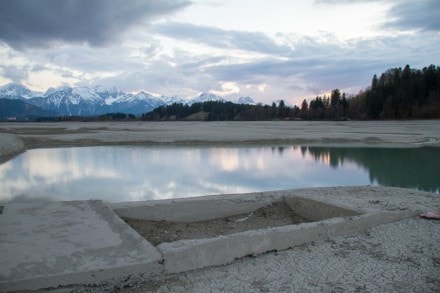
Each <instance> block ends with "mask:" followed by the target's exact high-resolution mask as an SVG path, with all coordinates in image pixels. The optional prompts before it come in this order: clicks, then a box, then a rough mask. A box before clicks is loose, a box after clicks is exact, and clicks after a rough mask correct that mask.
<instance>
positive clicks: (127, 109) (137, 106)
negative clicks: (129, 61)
mask: <svg viewBox="0 0 440 293" xmlns="http://www.w3.org/2000/svg"><path fill="white" fill-rule="evenodd" d="M0 99H15V100H21V101H23V102H25V103H26V104H30V105H33V106H37V107H39V108H41V109H42V110H47V111H52V113H58V115H65V116H95V115H102V114H106V113H119V112H120V113H126V114H134V115H139V114H143V113H147V112H150V111H152V110H153V109H155V108H157V107H159V106H163V105H171V104H173V103H183V104H189V105H192V104H194V103H199V102H207V101H223V100H224V99H223V98H222V97H220V96H217V95H214V94H212V93H202V94H200V95H198V96H197V97H194V98H192V99H181V98H178V97H176V96H174V97H167V96H159V97H157V96H153V95H151V94H149V93H146V92H143V91H141V92H139V93H136V94H132V93H126V92H123V91H120V90H118V89H116V88H114V87H113V88H105V87H99V86H98V87H93V88H88V87H61V88H56V89H54V88H50V89H48V90H47V91H46V92H44V93H42V92H34V91H31V90H29V89H28V88H27V87H25V86H22V85H18V84H13V83H10V84H7V85H4V86H1V87H0ZM238 103H243V104H255V101H254V100H252V98H250V97H241V98H239V99H238ZM5 105H6V104H5ZM3 110H4V111H3V112H7V111H6V110H5V109H3ZM11 114H12V113H11ZM5 115H6V114H5Z"/></svg>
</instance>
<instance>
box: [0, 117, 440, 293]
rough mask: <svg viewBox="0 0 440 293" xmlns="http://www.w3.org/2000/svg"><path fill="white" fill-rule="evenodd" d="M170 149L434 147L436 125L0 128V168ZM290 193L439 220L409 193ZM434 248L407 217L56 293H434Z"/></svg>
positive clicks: (438, 239) (422, 224)
mask: <svg viewBox="0 0 440 293" xmlns="http://www.w3.org/2000/svg"><path fill="white" fill-rule="evenodd" d="M177 143H181V144H271V145H273V144H277V145H280V144H301V145H309V146H310V145H326V146H350V147H353V146H354V147H362V146H369V147H371V146H373V147H374V146H377V147H421V146H433V147H440V121H438V120H433V121H402V122H400V121H380V122H370V121H368V122H358V121H345V122H305V121H283V122H281V121H279V122H206V123H199V122H186V123H180V122H166V123H165V122H164V123H144V122H129V123H78V122H74V123H41V124H34V123H1V124H0V162H4V161H6V160H8V159H9V158H11V157H12V156H14V155H17V154H19V153H21V152H23V151H25V150H26V149H31V148H41V147H65V146H66V147H67V146H90V145H111V144H140V145H142V144H177ZM298 193H299V194H302V195H303V196H306V197H309V198H312V199H313V198H316V199H319V200H322V201H324V202H328V203H332V204H338V205H342V206H347V207H350V208H353V209H357V208H362V209H364V210H365V209H366V210H368V209H369V208H374V209H380V210H386V211H393V210H395V211H399V210H421V211H429V210H434V211H435V210H440V197H439V196H438V195H436V194H431V193H426V192H418V191H414V190H410V189H398V188H391V189H387V188H382V187H369V186H366V187H337V188H317V189H305V190H302V191H298ZM439 243H440V221H436V220H426V219H421V218H419V217H413V218H409V219H406V220H402V221H398V222H394V223H389V224H384V225H380V226H376V227H374V228H371V229H368V230H366V231H365V232H363V233H360V234H353V235H345V236H338V237H333V238H328V239H326V240H324V241H319V242H314V243H309V244H306V245H303V246H300V247H296V248H293V249H288V250H285V251H278V252H270V253H266V254H264V255H260V256H257V257H246V258H243V259H240V260H237V261H235V262H233V263H232V264H229V265H225V266H220V267H212V268H205V269H200V270H195V271H190V272H185V273H180V274H175V275H166V276H158V277H156V278H153V279H149V278H145V277H142V276H130V277H127V278H124V279H118V280H111V281H109V282H106V283H102V284H99V285H94V286H87V285H78V286H71V287H66V288H58V289H54V290H55V291H57V290H58V291H59V290H61V291H63V290H66V291H69V290H77V291H79V292H81V291H88V292H91V291H96V292H102V291H116V290H122V289H123V290H127V291H129V292H130V290H132V292H151V291H157V292H188V291H190V292H255V291H256V292H438V290H439V288H440V257H439V256H440V245H439Z"/></svg>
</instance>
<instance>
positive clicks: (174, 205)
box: [114, 192, 416, 273]
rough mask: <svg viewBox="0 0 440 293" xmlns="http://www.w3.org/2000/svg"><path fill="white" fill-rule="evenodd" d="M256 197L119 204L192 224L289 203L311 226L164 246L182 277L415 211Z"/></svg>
mask: <svg viewBox="0 0 440 293" xmlns="http://www.w3.org/2000/svg"><path fill="white" fill-rule="evenodd" d="M263 195H264V194H263V193H254V194H248V195H222V196H208V197H204V198H189V199H188V198H187V199H179V200H163V201H150V202H144V203H129V204H119V205H115V206H114V208H115V212H116V213H117V214H118V215H120V216H121V217H124V218H130V219H144V220H155V221H171V222H179V221H180V222H191V221H204V220H210V219H214V218H223V217H227V216H231V215H236V214H241V213H246V212H252V211H255V210H256V209H258V208H260V207H262V206H265V205H268V204H270V203H271V202H274V201H284V202H285V203H287V204H288V205H289V207H290V208H291V209H292V210H293V211H294V212H295V213H296V214H298V215H300V216H302V217H304V218H306V219H308V220H311V221H312V222H311V223H302V224H299V225H287V226H282V227H272V228H267V229H259V230H252V231H245V232H240V233H235V234H229V235H218V236H217V237H211V238H204V239H189V240H179V241H175V242H170V243H161V244H159V245H158V246H157V248H158V249H159V250H160V251H161V253H162V255H163V258H164V269H165V272H166V273H179V272H184V271H188V270H193V269H198V268H203V267H207V266H213V265H223V264H227V263H230V262H232V261H234V260H235V259H237V258H241V257H244V256H247V255H257V254H261V253H264V252H267V251H272V250H284V249H287V248H290V247H294V246H298V245H302V244H304V243H308V242H311V241H317V240H320V239H325V238H329V237H332V236H337V235H341V234H347V233H353V232H359V231H362V230H365V229H368V228H371V227H373V226H376V225H380V224H384V223H388V222H392V221H396V220H401V219H404V218H408V217H411V216H413V215H415V214H416V212H408V211H405V212H377V211H376V212H374V211H361V210H352V209H348V208H345V207H340V206H336V205H331V204H328V203H323V202H320V201H316V200H312V199H307V198H304V197H299V196H297V195H295V194H294V192H291V193H280V192H274V193H270V195H269V193H266V196H263Z"/></svg>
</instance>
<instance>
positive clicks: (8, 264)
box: [0, 201, 162, 291]
mask: <svg viewBox="0 0 440 293" xmlns="http://www.w3.org/2000/svg"><path fill="white" fill-rule="evenodd" d="M0 222H1V225H0V239H1V241H0V260H1V263H2V265H1V266H0V288H2V290H5V291H8V290H26V289H38V288H48V287H57V286H60V285H69V284H79V283H81V284H84V283H92V284H93V283H99V282H101V281H103V280H105V279H109V278H114V277H121V276H124V275H128V274H132V273H147V274H156V273H159V272H160V271H161V265H160V264H159V262H160V261H161V260H162V256H161V254H160V253H159V252H158V251H157V249H156V248H155V247H153V246H152V245H151V244H150V243H148V242H147V241H146V240H145V239H143V238H142V237H141V236H139V235H138V234H137V233H136V232H135V231H134V230H133V229H132V228H131V227H129V226H128V225H127V224H126V223H125V222H123V221H122V220H121V219H120V218H119V217H118V216H117V215H116V214H115V213H114V212H113V211H112V210H111V209H109V208H108V207H106V206H105V205H104V204H103V203H102V202H101V201H72V202H33V203H8V204H6V205H5V207H4V210H3V214H1V215H0Z"/></svg>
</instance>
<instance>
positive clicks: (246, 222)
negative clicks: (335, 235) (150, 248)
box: [124, 202, 310, 245]
mask: <svg viewBox="0 0 440 293" xmlns="http://www.w3.org/2000/svg"><path fill="white" fill-rule="evenodd" d="M124 220H125V221H126V222H127V223H128V224H129V225H130V226H131V227H132V228H134V229H135V230H136V231H137V232H138V233H139V234H140V235H142V236H143V237H144V238H145V239H147V240H148V241H149V242H150V243H152V244H153V245H158V244H160V243H163V242H174V241H178V240H183V239H202V238H210V237H216V236H219V235H227V234H233V233H239V232H244V231H249V230H257V229H264V228H271V227H277V226H285V225H294V224H300V223H306V222H310V221H309V220H308V219H305V218H303V217H301V216H300V215H298V214H296V213H295V212H293V211H292V210H291V209H290V207H289V206H288V205H287V204H286V203H284V202H273V203H271V204H270V205H267V206H264V207H262V208H259V209H258V210H256V211H253V212H250V213H245V214H239V215H233V216H228V217H224V218H219V219H213V220H206V221H200V222H189V223H188V222H169V221H151V220H137V219H136V220H135V219H124Z"/></svg>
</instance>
